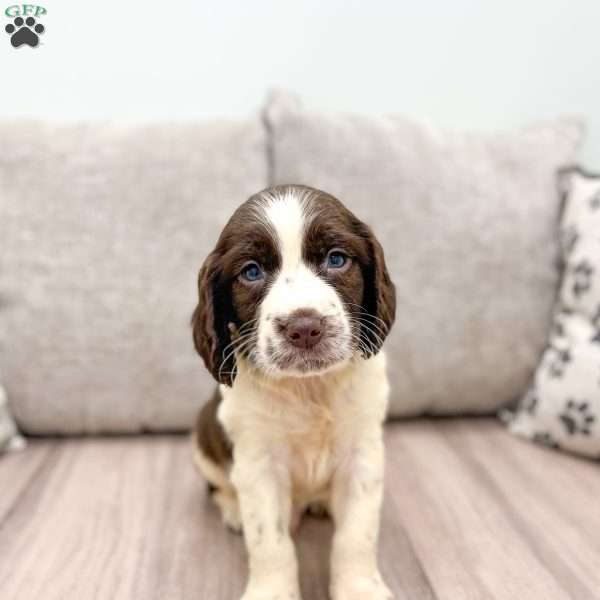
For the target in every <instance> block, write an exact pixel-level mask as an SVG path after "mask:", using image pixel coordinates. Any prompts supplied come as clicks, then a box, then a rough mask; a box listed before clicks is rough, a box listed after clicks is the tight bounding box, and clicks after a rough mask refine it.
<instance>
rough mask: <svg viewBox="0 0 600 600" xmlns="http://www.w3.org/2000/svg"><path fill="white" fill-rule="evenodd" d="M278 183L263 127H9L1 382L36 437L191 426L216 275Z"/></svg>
mask: <svg viewBox="0 0 600 600" xmlns="http://www.w3.org/2000/svg"><path fill="white" fill-rule="evenodd" d="M266 184H267V164H266V152H265V137H264V130H263V127H262V124H261V122H260V120H259V119H258V118H255V119H252V120H248V121H244V122H210V123H196V124H191V123H188V124H163V125H153V126H129V127H122V126H115V125H111V124H62V125H57V124H47V123H39V122H20V123H4V124H0V215H1V217H0V218H1V223H2V228H1V238H2V240H1V248H2V251H1V252H0V375H1V377H2V381H3V383H4V384H5V386H6V388H7V391H8V394H9V397H10V399H11V405H12V407H13V410H14V413H15V417H16V419H17V421H18V423H19V425H20V426H21V428H22V429H23V430H24V431H25V432H30V433H53V432H56V433H82V432H100V431H109V432H117V431H123V432H125V431H127V432H129V431H141V430H156V429H161V430H168V429H180V428H185V427H188V426H189V425H190V424H191V423H192V418H193V417H192V416H193V413H194V411H195V410H196V409H197V407H198V406H199V405H200V404H201V402H202V401H203V400H204V399H206V398H207V397H208V396H209V394H210V390H211V388H212V387H213V386H214V382H213V381H212V379H211V378H210V376H209V375H208V373H207V372H206V371H205V370H204V368H203V365H202V362H201V360H200V359H199V357H198V356H197V355H196V354H195V351H194V349H193V344H192V337H191V331H190V328H189V320H190V316H191V313H192V310H193V308H194V306H195V302H196V298H197V290H196V276H197V272H198V269H199V267H200V264H201V263H202V261H203V260H204V258H205V256H206V255H207V253H208V252H209V250H210V249H211V248H212V246H213V245H214V243H215V241H216V238H217V236H218V234H219V232H220V230H221V228H222V227H223V225H224V223H225V222H226V220H227V219H228V218H229V216H230V214H231V212H232V211H233V209H234V208H235V207H236V206H237V205H238V204H240V203H241V202H243V201H244V200H245V199H246V198H247V197H248V196H249V195H250V194H252V193H254V192H256V191H257V190H259V189H261V188H263V187H265V186H266Z"/></svg>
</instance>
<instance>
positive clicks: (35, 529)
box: [0, 419, 600, 600]
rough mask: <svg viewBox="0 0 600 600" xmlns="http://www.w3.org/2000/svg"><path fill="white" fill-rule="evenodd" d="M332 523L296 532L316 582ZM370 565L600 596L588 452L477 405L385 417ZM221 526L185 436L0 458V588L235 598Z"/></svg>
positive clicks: (418, 587) (535, 598) (528, 591)
mask: <svg viewBox="0 0 600 600" xmlns="http://www.w3.org/2000/svg"><path fill="white" fill-rule="evenodd" d="M330 537H331V525H330V523H329V522H327V521H318V520H314V519H307V520H305V521H304V523H303V525H302V528H301V530H300V533H299V535H298V548H299V555H300V563H301V579H302V588H303V594H304V596H303V597H304V600H323V599H326V598H327V572H328V567H327V562H328V561H327V555H328V546H329V543H330ZM380 555H381V566H382V570H383V573H384V576H385V578H386V579H387V581H388V583H389V585H390V586H391V587H392V589H393V591H394V593H395V597H396V599H397V600H408V599H410V600H431V599H436V598H437V599H448V600H463V599H464V600H479V599H482V600H484V599H485V600H487V599H494V600H495V599H498V600H500V599H502V600H517V599H518V600H529V599H531V600H563V599H573V600H588V599H589V600H594V599H600V465H598V464H597V463H591V462H586V461H584V460H579V459H576V458H572V457H570V456H565V455H562V454H559V453H557V452H554V451H551V450H545V449H543V448H538V447H535V446H533V445H530V444H528V443H526V442H523V441H520V440H518V439H515V438H513V437H512V436H510V435H509V434H508V433H506V431H505V430H504V429H503V428H502V426H501V425H500V424H498V423H497V422H495V421H494V420H491V419H490V420H488V419H469V420H468V419H457V420H430V421H428V420H419V421H413V422H406V423H398V424H392V425H390V426H388V429H387V492H386V498H385V504H384V510H383V523H382V532H381V540H380ZM245 577H246V566H245V555H244V549H243V541H242V538H241V537H239V536H236V535H234V534H232V533H229V532H228V531H226V530H225V529H224V528H223V527H222V525H221V523H220V521H219V518H218V515H217V512H216V510H215V509H214V508H213V506H212V504H211V503H210V502H209V501H208V499H207V496H206V490H205V486H204V485H203V483H202V482H201V480H200V479H199V477H198V476H197V475H196V472H195V471H194V469H193V467H192V465H191V461H190V452H189V442H188V439H187V438H186V437H178V436H148V437H137V438H136V437H132V438H126V437H121V438H117V437H116V438H95V439H93V438H90V439H65V440H35V441H33V442H32V443H31V444H30V446H29V448H28V449H27V450H26V451H25V452H22V453H18V454H14V455H9V456H6V457H3V458H2V459H0V598H1V599H2V600H36V599H38V598H39V599H42V598H43V599H44V600H59V599H60V600H70V599H77V600H93V599H100V600H104V599H108V600H121V599H122V600H132V599H135V600H153V599H157V600H158V599H160V600H179V599H186V600H187V599H190V600H191V599H194V600H238V598H239V597H240V595H241V593H242V591H243V583H244V580H245Z"/></svg>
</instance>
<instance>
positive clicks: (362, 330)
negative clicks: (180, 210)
mask: <svg viewBox="0 0 600 600" xmlns="http://www.w3.org/2000/svg"><path fill="white" fill-rule="evenodd" d="M198 294H199V301H198V306H197V307H196V310H195V312H194V315H193V318H192V325H193V331H194V343H195V346H196V349H197V350H198V352H199V353H200V355H201V356H202V358H203V359H204V362H205V364H206V366H207V368H208V369H209V371H210V372H211V373H212V374H213V376H214V377H215V379H216V380H217V381H219V382H221V383H224V384H227V385H231V384H232V382H233V378H234V375H235V368H236V359H237V358H238V357H244V359H245V360H247V361H248V363H249V364H251V366H252V367H253V368H256V369H258V370H260V371H261V372H263V373H264V374H267V375H270V376H274V377H277V376H298V377H302V376H307V375H314V374H319V373H324V372H326V371H329V370H331V369H334V368H336V367H339V366H341V365H343V364H345V363H346V362H347V361H349V360H350V359H352V358H353V357H355V356H360V355H362V356H364V357H365V358H366V357H369V356H371V355H373V354H376V353H377V352H378V351H379V349H380V348H381V345H382V344H383V341H384V339H385V338H386V336H387V334H388V332H389V330H390V328H391V326H392V323H393V321H394V314H395V307H396V299H395V289H394V284H393V283H392V282H391V280H390V277H389V275H388V272H387V269H386V266H385V261H384V257H383V250H382V248H381V245H380V244H379V242H378V241H377V239H376V238H375V236H374V235H373V233H372V231H371V230H370V228H369V227H368V226H367V225H365V224H364V223H362V222H361V221H359V220H358V219H357V218H356V217H355V216H354V215H353V214H352V213H351V212H350V211H349V210H347V209H346V208H345V207H344V206H343V204H342V203H341V202H339V201H338V200H336V199H335V198H334V197H333V196H330V195H329V194H326V193H325V192H321V191H319V190H315V189H312V188H307V187H304V186H292V185H290V186H278V187H274V188H269V189H267V190H265V191H263V192H260V193H258V194H256V195H254V196H252V197H251V198H250V199H249V200H248V201H247V202H245V203H244V204H242V206H240V207H239V208H238V209H237V211H236V212H235V213H234V214H233V216H232V217H231V219H230V220H229V222H228V223H227V225H226V226H225V228H224V229H223V232H222V233H221V236H220V238H219V240H218V242H217V245H216V247H215V249H214V251H213V252H212V253H211V254H210V255H209V256H208V258H207V259H206V261H205V263H204V265H203V266H202V268H201V270H200V274H199V277H198Z"/></svg>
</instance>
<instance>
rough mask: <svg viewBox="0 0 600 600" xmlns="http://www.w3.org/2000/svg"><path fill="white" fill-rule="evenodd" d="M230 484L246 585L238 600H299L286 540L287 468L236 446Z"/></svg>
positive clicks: (250, 447)
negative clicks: (244, 552) (236, 505)
mask: <svg viewBox="0 0 600 600" xmlns="http://www.w3.org/2000/svg"><path fill="white" fill-rule="evenodd" d="M234 454H235V457H234V465H233V470H232V473H231V479H232V482H233V484H234V485H235V487H236V490H237V494H238V499H239V502H240V509H241V514H242V523H243V527H244V538H245V542H246V547H247V549H248V559H249V579H248V585H247V587H246V592H245V594H244V596H243V599H242V600H284V599H285V600H300V590H299V585H298V565H297V561H296V553H295V549H294V545H293V542H292V539H291V537H290V534H289V527H290V520H291V509H292V499H291V485H290V476H289V473H288V472H287V468H286V467H285V466H284V464H282V463H281V462H280V461H279V460H276V459H275V458H273V456H274V455H273V454H271V453H270V452H269V451H268V450H266V449H264V448H259V447H257V445H256V444H255V443H252V442H251V443H244V442H243V441H240V442H238V441H237V440H236V443H235V450H234Z"/></svg>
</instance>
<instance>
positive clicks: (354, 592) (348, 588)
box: [331, 572, 394, 600]
mask: <svg viewBox="0 0 600 600" xmlns="http://www.w3.org/2000/svg"><path fill="white" fill-rule="evenodd" d="M331 597H332V599H333V600H393V598H394V596H393V595H392V593H391V592H390V590H389V589H388V588H387V586H386V585H385V583H384V582H383V579H382V578H381V575H380V574H379V573H377V572H375V573H373V574H372V575H349V574H348V575H345V576H340V577H339V578H337V581H336V582H335V583H333V585H332V589H331Z"/></svg>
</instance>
